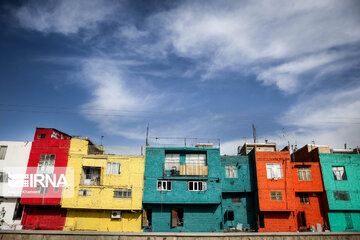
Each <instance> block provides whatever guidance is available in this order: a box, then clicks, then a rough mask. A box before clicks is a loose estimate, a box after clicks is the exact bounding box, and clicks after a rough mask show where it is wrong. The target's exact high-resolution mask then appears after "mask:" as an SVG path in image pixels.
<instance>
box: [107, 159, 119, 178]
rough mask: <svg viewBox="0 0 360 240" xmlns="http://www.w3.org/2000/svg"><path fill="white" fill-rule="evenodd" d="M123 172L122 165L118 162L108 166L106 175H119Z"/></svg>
mask: <svg viewBox="0 0 360 240" xmlns="http://www.w3.org/2000/svg"><path fill="white" fill-rule="evenodd" d="M120 172H121V164H120V163H116V162H108V163H107V164H106V174H114V175H118V174H120Z"/></svg>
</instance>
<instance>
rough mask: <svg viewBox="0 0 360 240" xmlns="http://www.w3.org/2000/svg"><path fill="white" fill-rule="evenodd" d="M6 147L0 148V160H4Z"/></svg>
mask: <svg viewBox="0 0 360 240" xmlns="http://www.w3.org/2000/svg"><path fill="white" fill-rule="evenodd" d="M7 148H8V146H0V160H5V156H6V151H7Z"/></svg>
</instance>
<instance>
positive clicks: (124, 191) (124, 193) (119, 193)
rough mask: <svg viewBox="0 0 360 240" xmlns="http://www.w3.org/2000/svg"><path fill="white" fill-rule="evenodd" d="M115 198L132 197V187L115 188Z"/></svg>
mask: <svg viewBox="0 0 360 240" xmlns="http://www.w3.org/2000/svg"><path fill="white" fill-rule="evenodd" d="M113 198H121V199H129V198H132V189H131V188H118V189H114V192H113Z"/></svg>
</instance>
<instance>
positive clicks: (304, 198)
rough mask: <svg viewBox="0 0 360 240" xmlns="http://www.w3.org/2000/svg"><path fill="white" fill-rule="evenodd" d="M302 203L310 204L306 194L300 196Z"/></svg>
mask: <svg viewBox="0 0 360 240" xmlns="http://www.w3.org/2000/svg"><path fill="white" fill-rule="evenodd" d="M299 197H300V203H302V204H308V203H309V197H308V195H307V194H306V193H302V194H300V196H299Z"/></svg>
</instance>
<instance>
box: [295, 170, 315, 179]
mask: <svg viewBox="0 0 360 240" xmlns="http://www.w3.org/2000/svg"><path fill="white" fill-rule="evenodd" d="M297 172H298V179H299V181H311V180H312V176H311V168H310V167H301V168H298V169H297Z"/></svg>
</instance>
